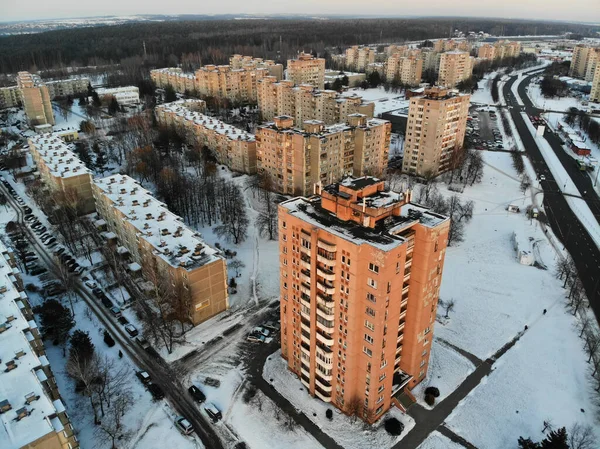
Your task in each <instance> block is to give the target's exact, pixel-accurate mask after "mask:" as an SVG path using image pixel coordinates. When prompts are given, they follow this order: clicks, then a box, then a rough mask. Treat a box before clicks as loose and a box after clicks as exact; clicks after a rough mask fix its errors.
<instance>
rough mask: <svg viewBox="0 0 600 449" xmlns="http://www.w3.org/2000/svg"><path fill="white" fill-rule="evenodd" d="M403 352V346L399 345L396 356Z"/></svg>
mask: <svg viewBox="0 0 600 449" xmlns="http://www.w3.org/2000/svg"><path fill="white" fill-rule="evenodd" d="M401 352H402V345H401V344H399V345H398V346H396V354H400V353H401Z"/></svg>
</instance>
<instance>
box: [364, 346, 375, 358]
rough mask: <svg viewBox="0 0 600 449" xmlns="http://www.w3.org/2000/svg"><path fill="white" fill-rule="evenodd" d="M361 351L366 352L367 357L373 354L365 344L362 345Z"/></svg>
mask: <svg viewBox="0 0 600 449" xmlns="http://www.w3.org/2000/svg"><path fill="white" fill-rule="evenodd" d="M363 352H364V353H365V354H367V355H368V356H369V357H371V356H373V351H371V350H370V349H369V348H367V347H366V346H363Z"/></svg>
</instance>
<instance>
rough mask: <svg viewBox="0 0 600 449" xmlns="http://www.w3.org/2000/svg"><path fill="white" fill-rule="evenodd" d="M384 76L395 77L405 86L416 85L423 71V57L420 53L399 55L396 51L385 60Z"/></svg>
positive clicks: (392, 78) (390, 78) (389, 78)
mask: <svg viewBox="0 0 600 449" xmlns="http://www.w3.org/2000/svg"><path fill="white" fill-rule="evenodd" d="M385 70H386V71H385V78H386V80H388V81H392V80H394V79H397V80H398V81H400V82H401V83H402V84H404V85H406V86H418V85H419V83H420V82H421V76H422V73H423V59H422V58H421V57H420V55H412V56H401V55H400V54H399V53H396V54H394V55H392V56H390V57H389V58H388V59H387V62H386V69H385Z"/></svg>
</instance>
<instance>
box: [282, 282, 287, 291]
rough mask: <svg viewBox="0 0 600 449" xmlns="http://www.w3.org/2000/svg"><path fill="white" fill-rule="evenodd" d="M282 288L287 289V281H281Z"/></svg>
mask: <svg viewBox="0 0 600 449" xmlns="http://www.w3.org/2000/svg"><path fill="white" fill-rule="evenodd" d="M283 288H285V289H286V290H287V282H284V283H283Z"/></svg>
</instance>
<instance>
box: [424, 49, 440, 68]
mask: <svg viewBox="0 0 600 449" xmlns="http://www.w3.org/2000/svg"><path fill="white" fill-rule="evenodd" d="M421 59H422V60H423V71H425V70H435V71H436V72H437V71H439V69H440V53H436V52H435V51H431V50H425V49H424V50H422V51H421Z"/></svg>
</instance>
